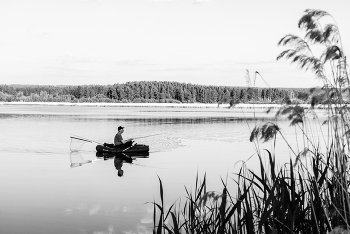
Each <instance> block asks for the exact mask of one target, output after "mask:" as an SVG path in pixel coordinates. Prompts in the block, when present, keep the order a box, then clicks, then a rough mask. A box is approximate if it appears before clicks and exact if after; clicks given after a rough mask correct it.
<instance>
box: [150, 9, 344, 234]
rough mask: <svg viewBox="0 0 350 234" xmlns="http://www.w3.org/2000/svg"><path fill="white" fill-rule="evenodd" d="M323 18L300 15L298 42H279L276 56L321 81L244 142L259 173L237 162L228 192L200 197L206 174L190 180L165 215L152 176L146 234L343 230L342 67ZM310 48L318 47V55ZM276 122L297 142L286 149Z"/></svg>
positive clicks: (335, 39)
mask: <svg viewBox="0 0 350 234" xmlns="http://www.w3.org/2000/svg"><path fill="white" fill-rule="evenodd" d="M326 17H328V18H331V19H333V17H332V16H331V15H329V14H328V13H327V12H325V11H320V10H306V11H305V13H304V15H303V17H302V18H301V19H300V20H299V23H298V26H299V28H301V29H303V30H305V37H304V39H302V38H300V37H297V36H294V35H290V34H289V35H287V36H285V37H283V38H282V39H281V40H280V41H279V45H282V46H290V48H289V49H287V50H285V51H283V52H282V53H281V54H280V55H279V56H278V57H277V59H282V58H284V59H287V60H290V61H291V62H292V63H297V64H298V65H299V66H300V68H302V69H305V70H312V71H313V72H314V73H315V75H316V77H317V78H319V79H321V80H322V81H323V83H324V86H323V87H322V89H319V90H318V91H317V92H315V91H314V90H312V92H310V103H311V107H310V108H309V109H304V108H302V107H300V106H298V105H290V104H286V105H285V106H283V107H282V108H281V109H280V110H279V111H278V112H277V113H276V121H270V122H267V123H263V124H256V126H255V127H254V128H253V129H252V130H251V136H250V141H251V142H253V143H254V144H255V148H256V155H257V157H258V159H259V164H260V171H258V172H256V171H253V170H251V169H249V168H247V167H246V166H245V164H243V166H242V167H241V169H240V170H239V172H238V173H236V174H234V175H235V178H234V181H235V183H236V184H237V189H236V190H235V193H234V194H231V193H230V192H229V191H230V190H229V188H228V187H227V184H226V183H224V182H223V181H222V186H223V189H222V193H220V194H217V193H213V192H208V191H207V189H206V176H205V175H204V177H203V179H202V181H201V182H200V181H199V179H198V175H197V178H196V186H195V190H194V192H190V191H188V190H187V189H186V194H187V196H186V201H185V203H184V204H180V202H178V204H177V205H175V204H176V203H174V204H173V205H172V206H171V207H170V209H168V210H167V211H165V210H164V204H163V185H162V182H161V179H160V178H159V181H160V194H161V203H160V204H159V203H156V202H154V203H153V205H154V215H155V218H154V223H155V225H154V233H191V234H192V233H235V234H239V233H242V234H243V233H244V234H250V233H266V234H267V233H271V234H272V233H283V234H284V233H305V234H311V233H332V234H336V233H339V234H340V233H350V196H349V184H350V178H349V164H348V161H349V149H350V144H349V137H348V136H349V134H350V121H349V107H348V101H347V100H348V98H349V93H350V86H349V79H348V71H347V70H348V66H347V63H346V56H345V53H344V51H343V48H342V45H341V43H340V34H339V30H338V27H337V25H336V23H334V24H326V25H323V24H322V22H323V19H324V18H326ZM334 22H335V21H334ZM313 45H318V46H319V45H321V46H323V47H324V52H323V53H322V54H321V55H320V56H319V57H316V56H315V55H314V53H313V51H312V46H313ZM326 74H330V75H329V76H327V75H326ZM259 75H260V74H259ZM317 105H322V106H325V107H327V120H326V121H324V122H323V123H320V121H319V120H318V119H317V116H316V115H315V113H314V111H313V110H314V108H317ZM282 117H284V118H286V119H287V120H288V121H290V125H291V126H294V127H295V128H296V129H299V130H300V132H301V135H299V134H297V133H296V136H295V137H296V138H299V137H301V138H302V141H301V142H302V143H301V144H302V145H300V146H299V145H297V147H293V146H292V144H290V143H289V142H288V139H287V138H286V137H285V136H284V135H283V131H282V130H281V129H280V128H279V126H278V120H279V119H280V118H282ZM315 118H316V121H315V120H314V119H315ZM314 125H315V126H316V127H317V129H319V130H317V131H316V130H315V129H316V128H315V126H314ZM277 136H280V137H281V138H282V139H283V142H280V141H277V140H276V139H277ZM261 141H263V142H265V141H273V142H274V144H273V148H272V149H271V150H269V149H264V150H260V148H261V147H260V146H259V144H260V142H261ZM282 143H283V144H287V146H288V148H289V149H290V152H291V155H292V157H291V158H290V160H289V162H287V163H285V164H284V165H282V166H277V164H276V161H275V158H276V156H277V155H275V153H276V151H275V147H276V144H282ZM265 155H266V156H267V160H268V162H267V165H266V164H265V162H264V156H265ZM175 207H178V208H177V209H175ZM156 211H157V212H158V213H159V214H160V215H158V216H157V217H156ZM169 214H170V216H169ZM157 220H158V221H157ZM167 221H168V222H167Z"/></svg>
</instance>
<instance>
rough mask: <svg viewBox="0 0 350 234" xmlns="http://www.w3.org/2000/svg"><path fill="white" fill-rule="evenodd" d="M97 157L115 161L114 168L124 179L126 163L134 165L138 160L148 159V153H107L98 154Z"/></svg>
mask: <svg viewBox="0 0 350 234" xmlns="http://www.w3.org/2000/svg"><path fill="white" fill-rule="evenodd" d="M96 157H98V158H102V157H103V159H104V160H109V159H114V167H115V169H116V170H117V171H118V176H119V177H122V176H123V175H124V170H123V169H122V167H123V164H124V163H130V164H131V163H133V161H134V160H136V159H137V158H148V157H149V153H148V152H138V153H128V154H126V153H107V152H96Z"/></svg>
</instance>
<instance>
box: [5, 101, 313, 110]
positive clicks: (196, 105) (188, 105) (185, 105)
mask: <svg viewBox="0 0 350 234" xmlns="http://www.w3.org/2000/svg"><path fill="white" fill-rule="evenodd" d="M0 105H31V106H94V107H167V108H229V107H230V105H229V104H220V105H218V104H204V103H180V104H179V103H99V102H98V103H69V102H0ZM300 106H302V107H304V108H308V107H310V105H307V104H303V105H300ZM279 107H281V105H280V104H242V103H240V104H237V105H234V106H233V107H231V108H232V109H236V108H244V109H245V108H246V109H253V108H254V109H255V108H264V109H265V108H279Z"/></svg>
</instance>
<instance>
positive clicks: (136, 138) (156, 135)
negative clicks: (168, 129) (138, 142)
mask: <svg viewBox="0 0 350 234" xmlns="http://www.w3.org/2000/svg"><path fill="white" fill-rule="evenodd" d="M163 134H165V133H160V134H153V135H147V136H141V137H135V138H132V139H140V138H146V137H151V136H158V135H163Z"/></svg>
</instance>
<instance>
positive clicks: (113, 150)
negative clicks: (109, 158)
mask: <svg viewBox="0 0 350 234" xmlns="http://www.w3.org/2000/svg"><path fill="white" fill-rule="evenodd" d="M96 151H97V152H101V153H126V154H128V153H138V152H148V151H149V146H148V145H139V144H136V145H134V146H131V147H128V148H110V147H107V146H103V145H97V146H96Z"/></svg>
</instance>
